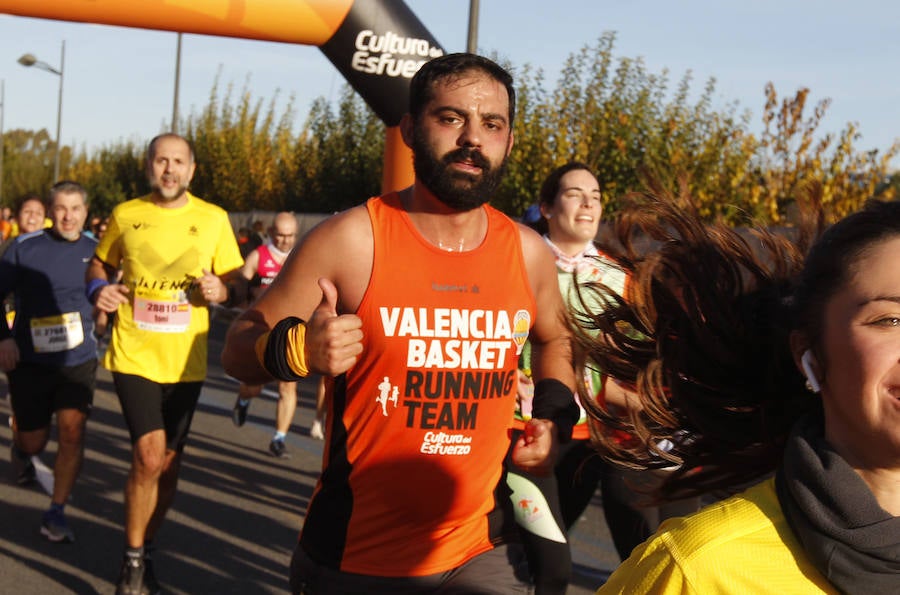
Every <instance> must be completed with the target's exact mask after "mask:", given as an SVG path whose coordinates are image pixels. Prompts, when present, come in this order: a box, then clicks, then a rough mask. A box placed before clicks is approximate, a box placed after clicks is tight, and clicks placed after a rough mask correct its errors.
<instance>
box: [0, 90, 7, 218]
mask: <svg viewBox="0 0 900 595" xmlns="http://www.w3.org/2000/svg"><path fill="white" fill-rule="evenodd" d="M5 84H6V81H0V200H2V199H3V112H4V111H5V110H6V104H5V103H4V101H5V99H4V92H5V88H4V85H5Z"/></svg>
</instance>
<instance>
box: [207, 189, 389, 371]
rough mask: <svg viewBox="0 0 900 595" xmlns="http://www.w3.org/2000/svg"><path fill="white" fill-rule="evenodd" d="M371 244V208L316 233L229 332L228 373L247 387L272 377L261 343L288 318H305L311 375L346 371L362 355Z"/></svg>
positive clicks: (321, 227)
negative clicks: (362, 305)
mask: <svg viewBox="0 0 900 595" xmlns="http://www.w3.org/2000/svg"><path fill="white" fill-rule="evenodd" d="M372 242H373V239H372V227H371V223H370V222H369V216H368V213H367V212H366V209H365V207H364V206H359V207H355V208H353V209H350V210H348V211H344V212H342V213H339V214H337V215H335V216H333V217H330V218H328V219H326V220H325V221H323V222H322V223H320V224H319V225H317V226H316V227H315V228H314V229H313V230H312V231H310V232H309V233H308V234H307V235H306V236H305V237H304V238H303V239H302V240H301V241H300V242H299V243H298V244H297V246H296V247H295V248H294V250H293V251H292V252H291V255H290V256H288V258H287V260H286V261H285V263H284V267H283V268H282V269H281V272H280V273H279V274H278V276H277V277H276V278H275V281H274V282H273V283H272V285H270V286H269V288H268V289H267V290H266V291H265V292H264V293H263V295H262V296H260V298H259V300H257V301H256V302H254V303H253V305H252V306H251V307H250V308H249V309H247V310H246V311H245V312H243V313H242V314H241V315H240V316H239V317H238V318H237V319H236V320H235V321H234V322H233V323H232V325H231V328H229V330H228V335H227V336H226V341H225V349H224V351H223V353H222V364H223V366H224V367H225V370H226V372H228V373H229V374H231V375H232V376H234V377H235V378H238V379H239V380H241V381H243V382H247V383H254V384H258V383H261V382H265V381H267V380H268V379H269V378H270V377H271V376H270V374H269V373H268V372H267V371H266V370H265V368H264V367H263V365H262V363H261V362H260V361H259V359H258V357H257V355H256V342H257V340H258V339H259V337H260V336H262V335H263V334H264V333H266V332H268V331H270V330H272V328H273V327H274V326H275V325H276V324H277V323H278V322H279V321H281V320H283V319H285V318H287V317H297V318H300V319H302V320H305V321H306V337H305V344H304V346H303V352H304V353H305V358H306V363H307V367H308V368H309V370H310V371H311V372H316V373H320V374H327V375H331V376H334V375H337V374H340V373H342V372H344V371H346V369H347V368H349V367H350V365H352V364H353V363H354V362H355V361H356V357H357V356H358V355H359V353H360V352H361V350H362V346H361V344H360V340H361V338H362V332H361V331H360V330H359V328H360V326H361V323H360V321H359V318H358V317H357V316H356V315H355V314H354V312H355V311H356V309H357V307H358V306H359V303H360V301H361V300H362V296H363V293H364V292H365V288H366V286H367V285H368V282H369V277H370V275H371V272H372V259H373V252H372ZM320 280H323V281H322V283H320ZM323 286H324V287H325V290H326V294H327V295H326V294H323ZM332 289H333V291H332Z"/></svg>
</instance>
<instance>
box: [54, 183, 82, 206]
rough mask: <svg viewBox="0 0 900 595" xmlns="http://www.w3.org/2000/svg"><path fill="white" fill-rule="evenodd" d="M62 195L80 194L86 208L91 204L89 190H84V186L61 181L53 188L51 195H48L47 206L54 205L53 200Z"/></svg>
mask: <svg viewBox="0 0 900 595" xmlns="http://www.w3.org/2000/svg"><path fill="white" fill-rule="evenodd" d="M60 193H65V194H80V195H81V199H82V200H83V201H84V204H85V206H87V205H88V204H89V203H88V193H87V190H85V189H84V186H82V185H81V184H79V183H78V182H73V181H72V180H60V181H59V182H57V183H56V184H54V185H53V186H51V187H50V194H49V195H48V199H47V203H46V204H52V203H53V198H54V197H55V196H56V195H57V194H60Z"/></svg>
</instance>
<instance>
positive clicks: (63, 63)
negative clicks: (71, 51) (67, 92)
mask: <svg viewBox="0 0 900 595" xmlns="http://www.w3.org/2000/svg"><path fill="white" fill-rule="evenodd" d="M65 71H66V40H65V39H64V40H63V42H62V49H61V50H60V53H59V104H58V105H57V108H56V159H55V160H54V163H53V183H54V184H55V183H57V182H58V181H59V153H60V145H62V137H61V136H60V128H61V126H62V105H63V73H64V72H65Z"/></svg>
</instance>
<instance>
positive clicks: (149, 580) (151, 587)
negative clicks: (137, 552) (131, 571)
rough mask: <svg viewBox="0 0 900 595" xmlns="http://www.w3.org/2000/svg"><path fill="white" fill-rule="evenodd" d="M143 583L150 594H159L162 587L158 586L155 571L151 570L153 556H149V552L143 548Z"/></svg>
mask: <svg viewBox="0 0 900 595" xmlns="http://www.w3.org/2000/svg"><path fill="white" fill-rule="evenodd" d="M144 585H146V587H147V590H148V591H149V592H150V595H159V593H160V591H161V589H162V587H160V586H159V581H158V580H156V573H155V572H153V558H152V557H151V556H150V552H148V551H146V550H144Z"/></svg>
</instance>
